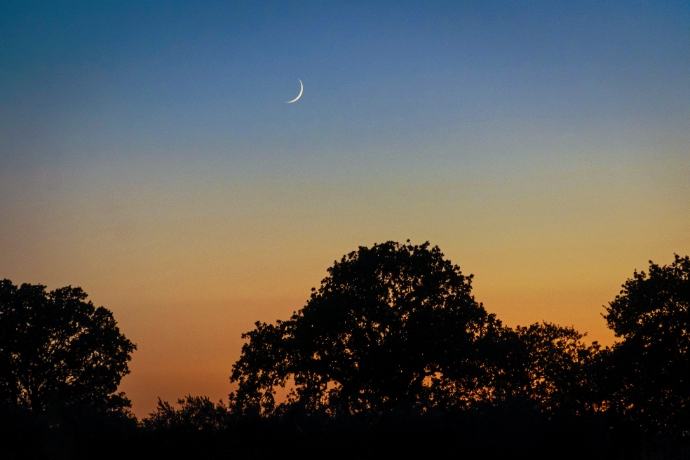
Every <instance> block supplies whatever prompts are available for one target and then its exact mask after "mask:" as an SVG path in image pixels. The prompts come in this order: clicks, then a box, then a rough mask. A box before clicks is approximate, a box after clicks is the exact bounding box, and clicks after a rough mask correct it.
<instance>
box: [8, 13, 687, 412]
mask: <svg viewBox="0 0 690 460" xmlns="http://www.w3.org/2000/svg"><path fill="white" fill-rule="evenodd" d="M371 3H373V2H361V3H358V2H353V1H348V2H326V1H314V2H306V1H300V2H287V1H285V2H267V3H263V2H259V1H251V2H230V1H217V2H204V3H203V4H202V5H200V4H199V2H181V1H177V2H167V4H166V5H163V4H162V3H161V2H147V1H141V0H138V1H136V2H129V1H118V2H110V3H104V2H92V1H89V2H86V1H84V2H76V1H61V2H57V1H55V2H50V1H39V2H31V1H26V0H23V1H9V2H7V1H6V2H2V4H1V5H0V216H2V217H1V218H0V278H2V277H5V278H9V279H11V280H12V281H13V282H14V283H15V284H20V283H24V282H28V283H41V284H44V285H47V286H48V287H49V288H50V289H54V288H57V287H61V286H65V285H72V286H81V287H82V288H83V289H84V290H85V291H86V292H87V293H89V295H90V298H91V300H92V301H93V302H94V303H95V304H97V305H103V306H105V307H106V308H108V309H110V310H112V311H113V312H114V314H115V318H116V319H117V320H118V322H119V325H120V328H121V330H122V332H123V333H124V334H125V335H126V336H127V337H128V338H130V339H131V340H132V341H134V342H135V343H137V345H138V347H139V349H138V350H137V351H136V352H135V353H134V357H133V361H132V363H131V369H132V373H131V375H129V376H127V377H126V378H125V379H124V380H123V384H122V386H121V389H123V390H124V391H126V392H127V394H128V395H129V396H130V398H131V399H132V400H133V403H134V411H135V413H137V415H139V416H144V415H146V414H147V413H148V412H150V411H151V410H152V409H153V408H154V407H155V404H156V401H157V397H159V396H160V397H161V398H162V399H164V400H170V401H173V400H176V399H177V398H178V397H181V396H183V395H186V394H193V395H208V396H211V397H212V398H213V399H219V398H221V397H225V396H226V395H227V394H228V393H229V392H230V390H231V386H230V384H229V381H228V376H229V374H230V369H231V365H232V363H233V362H234V361H235V360H236V359H237V358H238V356H239V353H240V348H241V345H242V339H241V338H240V334H241V333H242V332H245V331H248V330H250V329H252V327H253V323H254V321H256V320H262V321H267V322H273V321H275V320H276V319H278V318H283V319H286V318H287V317H288V316H289V315H290V314H291V313H292V312H293V311H295V310H297V309H299V308H301V307H302V306H303V305H304V303H305V301H306V300H307V298H308V297H309V293H310V288H311V287H312V286H318V284H319V281H320V280H321V279H322V278H323V277H324V276H326V268H328V267H329V266H330V265H331V264H332V263H333V261H334V260H335V259H339V258H340V257H341V256H342V255H343V254H345V253H347V252H350V251H352V250H355V249H356V248H357V247H358V246H360V245H364V246H371V245H372V244H374V243H376V242H383V241H386V240H397V241H404V240H406V239H408V238H409V239H410V240H411V241H412V243H422V242H424V241H426V240H429V241H430V242H431V243H432V244H436V245H439V246H440V247H441V249H442V250H443V252H444V253H445V254H446V256H447V257H448V258H449V259H450V260H451V261H453V262H454V263H457V264H459V265H460V266H461V268H462V269H463V272H464V273H466V274H467V273H474V274H475V281H474V286H475V289H474V293H475V295H476V297H477V300H479V301H481V302H483V303H484V306H485V307H486V308H487V310H489V311H490V312H495V313H497V314H498V316H499V318H501V319H502V320H503V321H504V322H505V323H507V324H508V325H511V326H515V325H517V324H521V325H526V324H530V323H533V322H537V321H542V320H546V321H552V322H556V323H558V324H561V325H564V326H566V325H567V326H571V325H572V326H575V328H576V329H578V330H580V331H581V332H588V336H587V338H588V339H590V340H599V341H601V342H603V343H605V344H610V343H612V342H613V335H612V333H611V332H610V331H608V329H606V325H605V321H604V320H603V318H602V317H601V313H602V312H603V309H602V305H604V304H606V303H607V302H609V301H611V300H613V298H614V297H615V295H616V294H617V293H618V291H619V290H620V285H621V284H622V283H623V282H624V281H625V279H627V278H629V277H631V276H632V273H633V270H634V269H638V270H639V269H646V268H647V267H648V260H650V259H652V260H654V261H655V262H658V263H662V264H665V263H670V262H671V261H672V260H673V253H674V252H675V253H679V254H681V255H685V254H689V253H690V3H688V2H687V1H686V0H683V1H645V2H638V1H620V2H603V1H597V2H566V1H554V0H550V1H543V2H531V1H521V2H517V1H512V2H485V1H476V2H450V1H449V2H429V1H424V2H421V1H420V2H404V1H396V2H392V1H391V2H383V1H382V2H376V4H375V5H372V4H371ZM298 79H301V80H302V81H303V82H304V95H303V96H302V98H301V99H300V100H299V101H298V102H296V103H294V104H286V103H285V101H288V100H290V99H293V98H294V97H295V96H296V95H297V93H298V91H299V82H298Z"/></svg>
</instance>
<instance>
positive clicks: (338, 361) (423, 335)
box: [230, 241, 505, 413]
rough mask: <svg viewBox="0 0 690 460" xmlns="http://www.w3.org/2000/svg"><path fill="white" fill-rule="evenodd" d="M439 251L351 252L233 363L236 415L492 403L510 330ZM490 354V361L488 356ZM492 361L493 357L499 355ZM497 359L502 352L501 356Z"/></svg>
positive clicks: (390, 248)
mask: <svg viewBox="0 0 690 460" xmlns="http://www.w3.org/2000/svg"><path fill="white" fill-rule="evenodd" d="M471 281H472V275H470V276H465V275H463V274H462V272H461V271H460V268H459V267H458V266H457V265H453V264H452V263H451V262H450V261H448V260H446V259H445V258H444V256H443V254H442V253H441V251H440V249H439V248H438V247H431V246H430V245H429V243H428V242H427V243H425V244H422V245H415V246H413V245H410V244H399V243H396V242H392V241H389V242H386V243H383V244H375V245H374V246H373V247H371V248H367V247H360V248H359V250H357V251H354V252H351V253H349V254H347V255H345V256H344V257H343V258H342V259H341V260H340V262H337V261H336V262H335V263H334V265H333V266H332V267H331V268H329V269H328V276H327V277H326V278H325V279H324V280H323V281H322V282H321V286H320V287H319V288H318V290H317V289H313V290H312V291H313V292H312V295H311V298H310V299H309V301H308V302H307V304H306V306H305V307H304V308H302V309H301V310H299V311H298V312H296V313H294V314H293V315H292V317H291V318H290V319H288V320H287V321H277V323H276V324H266V323H260V322H257V323H256V329H254V330H253V331H251V332H248V333H246V334H244V335H243V338H246V339H248V342H247V343H246V344H245V345H244V346H243V348H242V355H241V357H240V359H239V360H238V361H237V363H236V364H235V365H234V366H233V372H232V375H231V381H232V382H237V383H238V388H237V391H236V392H234V393H233V394H231V397H230V400H231V405H232V407H233V410H235V411H239V412H246V411H252V410H253V411H259V412H261V413H271V412H273V411H274V410H275V408H276V402H275V398H274V396H275V392H276V388H278V387H281V386H285V385H286V384H288V385H290V386H292V387H293V389H292V391H291V392H290V394H289V397H288V402H287V404H286V406H289V405H292V406H293V407H294V406H300V407H302V408H303V409H306V410H319V409H323V410H328V411H336V412H337V411H345V412H350V413H352V412H360V411H370V412H371V411H377V410H379V409H382V408H384V407H392V406H396V405H400V404H406V405H413V406H417V407H429V406H436V405H444V406H445V405H449V404H451V405H467V404H471V403H472V402H473V401H478V400H486V399H490V398H491V397H492V395H493V393H494V392H493V391H492V385H493V384H494V381H493V379H494V377H495V374H496V373H495V372H490V370H489V367H490V366H489V365H487V359H489V358H490V355H491V354H492V353H493V352H494V351H495V349H493V348H492V347H490V346H485V343H488V344H492V343H497V342H499V341H500V340H499V338H500V336H501V335H502V334H503V333H504V331H505V330H504V328H503V327H502V326H501V323H500V322H499V321H498V320H497V319H496V318H495V316H494V315H492V314H488V313H487V312H486V311H485V310H484V308H483V307H482V305H481V304H479V303H477V302H476V301H475V299H474V297H473V296H472V295H471ZM487 352H488V354H487ZM493 354H494V355H495V353H493ZM499 354H500V353H499Z"/></svg>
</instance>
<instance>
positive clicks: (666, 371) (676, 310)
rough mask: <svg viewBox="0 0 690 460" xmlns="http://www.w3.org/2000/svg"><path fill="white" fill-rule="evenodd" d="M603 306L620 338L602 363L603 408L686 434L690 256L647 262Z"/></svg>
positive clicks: (689, 426) (689, 419)
mask: <svg viewBox="0 0 690 460" xmlns="http://www.w3.org/2000/svg"><path fill="white" fill-rule="evenodd" d="M605 308H606V315H605V318H606V321H607V322H608V325H609V327H610V328H611V329H613V331H614V332H615V333H616V336H617V337H619V338H621V339H623V340H622V341H621V342H619V343H617V344H616V345H614V347H613V348H612V349H611V350H609V352H608V353H607V354H606V356H605V357H606V359H604V360H603V368H602V370H601V376H602V384H603V387H602V389H603V397H604V399H605V400H606V401H605V404H606V405H607V406H609V407H611V408H612V409H614V410H615V411H616V412H617V413H620V414H623V415H624V416H625V417H626V418H627V419H629V420H630V421H633V422H635V423H636V424H638V425H639V426H640V427H641V428H643V429H645V430H648V431H650V432H652V433H659V432H662V433H672V434H682V433H686V434H687V433H688V432H690V258H689V257H688V256H685V257H679V256H678V255H676V256H675V260H674V261H673V263H671V264H670V265H664V266H659V265H657V264H654V263H652V262H651V261H650V266H649V272H648V273H645V272H644V271H642V272H639V273H638V272H637V271H635V273H634V274H633V277H632V279H628V280H627V281H626V282H625V284H624V285H623V290H622V291H621V293H620V295H618V296H616V298H615V300H614V301H613V302H611V303H610V304H609V306H608V307H605Z"/></svg>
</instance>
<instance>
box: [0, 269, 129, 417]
mask: <svg viewBox="0 0 690 460" xmlns="http://www.w3.org/2000/svg"><path fill="white" fill-rule="evenodd" d="M86 298H87V294H86V293H85V292H84V291H82V290H81V289H80V288H72V287H71V286H67V287H63V288H60V289H56V290H54V291H51V292H46V288H45V286H41V285H31V284H22V285H21V286H20V287H17V286H15V285H13V284H12V282H11V281H10V280H7V279H5V280H2V281H0V401H1V402H2V404H5V405H10V406H22V407H27V408H30V409H31V410H34V411H43V410H45V409H46V408H47V407H48V406H50V405H66V404H67V405H69V404H96V405H100V406H103V408H105V409H116V410H119V409H122V408H124V407H127V406H129V401H128V400H127V398H126V397H125V396H124V394H123V393H117V394H116V393H115V391H116V390H117V386H118V385H119V383H120V380H121V378H122V377H123V376H124V375H125V374H127V373H129V368H128V365H127V363H128V362H129V360H130V359H131V356H130V355H131V353H132V352H133V351H134V350H135V349H136V346H135V345H134V344H133V343H132V342H130V341H129V340H127V339H126V338H125V336H124V335H122V334H121V333H120V331H119V329H118V327H117V326H116V322H115V319H114V318H113V314H112V313H111V312H110V311H108V310H106V309H105V308H103V307H98V308H95V307H94V306H93V304H92V303H91V302H86Z"/></svg>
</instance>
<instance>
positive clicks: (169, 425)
mask: <svg viewBox="0 0 690 460" xmlns="http://www.w3.org/2000/svg"><path fill="white" fill-rule="evenodd" d="M177 403H178V404H179V405H180V408H179V409H176V408H175V407H174V406H172V405H171V404H170V403H168V402H167V401H161V400H160V398H159V399H158V406H157V407H156V410H155V411H154V412H152V413H151V414H149V416H148V417H147V418H145V419H144V420H142V425H143V426H144V428H146V429H147V430H150V431H156V430H171V429H172V430H175V429H178V430H179V429H183V430H193V431H220V430H223V429H225V428H227V426H228V417H229V415H230V413H229V411H228V408H227V407H226V406H225V405H224V404H223V402H222V401H220V402H218V404H214V403H213V401H211V400H210V399H209V398H208V397H207V396H191V395H189V396H186V397H184V398H182V399H178V400H177Z"/></svg>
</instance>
